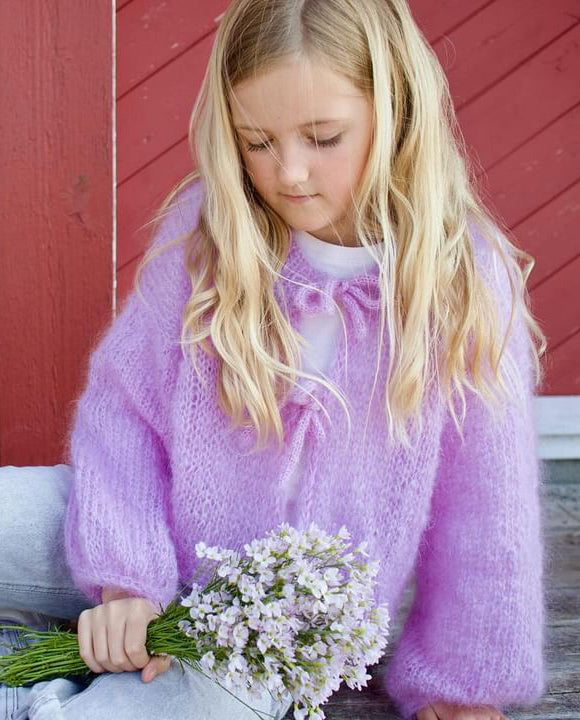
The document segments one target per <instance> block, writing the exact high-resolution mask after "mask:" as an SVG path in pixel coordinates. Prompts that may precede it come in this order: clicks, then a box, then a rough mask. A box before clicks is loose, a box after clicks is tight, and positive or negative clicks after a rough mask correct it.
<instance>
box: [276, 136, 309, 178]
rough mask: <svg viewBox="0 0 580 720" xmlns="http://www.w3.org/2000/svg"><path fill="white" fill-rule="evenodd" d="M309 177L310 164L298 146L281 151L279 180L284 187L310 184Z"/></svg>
mask: <svg viewBox="0 0 580 720" xmlns="http://www.w3.org/2000/svg"><path fill="white" fill-rule="evenodd" d="M308 176H309V169H308V163H307V160H306V157H305V155H304V153H302V152H301V149H300V148H299V147H298V146H296V145H292V146H288V147H287V148H286V149H284V150H281V151H280V153H279V158H278V180H279V183H280V185H281V186H282V187H300V183H306V182H308Z"/></svg>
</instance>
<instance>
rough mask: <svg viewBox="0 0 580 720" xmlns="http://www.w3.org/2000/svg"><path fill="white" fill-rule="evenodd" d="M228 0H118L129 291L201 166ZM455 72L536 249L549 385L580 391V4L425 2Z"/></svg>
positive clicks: (527, 241)
mask: <svg viewBox="0 0 580 720" xmlns="http://www.w3.org/2000/svg"><path fill="white" fill-rule="evenodd" d="M227 5H228V3H227V2H225V0H220V1H217V0H213V1H211V2H210V1H206V0H204V1H201V0H200V1H199V2H191V0H170V1H168V2H164V3H159V2H154V1H153V0H125V2H118V3H117V38H118V63H117V78H118V95H117V99H118V103H117V108H118V118H117V129H118V144H117V158H118V203H119V204H118V255H117V262H118V272H117V278H118V298H119V300H121V299H122V298H123V297H124V296H125V294H126V292H127V290H128V289H129V287H130V284H131V280H132V276H133V273H134V271H135V268H136V264H137V261H138V259H139V257H140V255H141V252H142V248H143V243H144V240H145V238H144V236H143V234H140V233H135V232H134V231H135V228H136V227H137V226H138V225H139V224H140V223H142V222H144V221H145V220H146V219H147V217H148V213H149V212H151V211H152V209H153V207H154V206H155V205H156V204H157V203H158V201H159V200H161V198H162V196H163V195H164V193H165V192H166V191H167V190H168V189H169V186H170V185H171V184H172V183H173V182H174V181H176V180H177V179H178V178H179V177H180V176H181V175H183V174H184V173H185V172H186V171H187V170H188V169H189V168H190V158H189V153H188V150H187V138H186V135H187V123H188V119H189V114H190V111H191V108H192V105H193V100H194V96H195V94H196V93H197V90H198V87H199V84H200V79H201V76H202V71H203V68H204V67H205V63H206V62H207V58H208V55H209V51H210V47H211V43H212V39H213V32H214V29H215V27H216V23H215V18H216V16H219V15H220V13H222V12H223V10H224V9H225V7H226V6H227ZM410 6H411V9H412V11H413V14H414V16H415V18H416V20H417V22H418V24H419V27H420V28H421V29H422V31H423V33H424V34H425V35H426V37H427V39H428V40H429V42H430V43H431V45H432V46H433V48H434V50H435V51H436V53H437V55H438V57H439V59H440V61H441V63H442V65H443V67H444V69H445V71H446V74H447V76H448V78H449V83H450V87H451V90H452V94H453V99H454V103H455V107H456V111H457V114H458V118H459V122H460V125H461V128H462V131H463V133H464V136H465V138H466V141H467V144H468V147H469V150H470V153H471V154H472V156H473V157H474V158H475V159H476V162H477V165H478V167H479V168H480V172H479V175H480V183H481V186H482V188H483V191H484V194H485V196H486V198H487V202H488V204H489V205H490V206H492V207H494V208H495V209H496V210H497V212H499V214H500V216H501V217H503V218H504V219H505V221H506V223H507V225H508V227H510V228H511V229H512V230H513V231H514V233H515V237H516V239H517V242H518V245H520V246H521V247H522V248H524V249H526V250H527V251H528V252H530V253H531V254H532V255H533V256H534V257H535V258H536V266H535V267H534V269H533V271H532V274H531V276H530V279H529V287H530V289H531V297H532V302H533V310H534V314H535V316H536V317H537V318H539V320H540V322H541V324H542V327H543V329H544V332H546V334H547V336H548V347H549V356H548V359H547V363H548V377H547V382H546V385H545V387H544V389H543V393H544V394H547V395H561V394H564V395H571V394H579V393H580V362H579V359H580V300H579V299H578V297H579V296H578V290H577V286H578V280H579V279H580V243H579V241H578V229H577V228H578V226H579V223H580V132H579V131H580V82H579V77H580V12H579V6H578V0H554V1H553V2H549V3H546V2H544V0H492V1H491V2H490V0H411V2H410Z"/></svg>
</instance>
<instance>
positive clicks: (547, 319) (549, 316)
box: [530, 255, 580, 349]
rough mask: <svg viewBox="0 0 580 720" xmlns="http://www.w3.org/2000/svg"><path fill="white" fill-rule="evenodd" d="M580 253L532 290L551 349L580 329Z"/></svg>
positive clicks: (537, 313) (535, 305) (535, 306)
mask: <svg viewBox="0 0 580 720" xmlns="http://www.w3.org/2000/svg"><path fill="white" fill-rule="evenodd" d="M578 278H580V255H579V256H577V257H576V258H575V259H574V260H572V261H571V262H569V263H568V264H567V265H565V266H564V267H563V268H562V269H561V270H559V271H558V272H556V273H555V274H554V275H552V276H551V277H550V278H549V279H548V280H546V281H545V282H543V283H542V284H541V285H540V286H539V287H536V288H535V289H534V290H532V292H531V294H530V295H531V301H532V308H533V312H534V316H535V317H537V318H539V319H540V322H541V324H542V329H543V330H544V332H545V333H546V336H547V339H548V349H551V348H553V347H555V346H556V345H558V344H559V343H561V342H562V341H563V340H565V339H566V338H567V337H569V336H571V335H573V334H574V333H575V332H577V331H578V330H580V295H579V294H578Z"/></svg>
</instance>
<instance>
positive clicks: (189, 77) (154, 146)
mask: <svg viewBox="0 0 580 720" xmlns="http://www.w3.org/2000/svg"><path fill="white" fill-rule="evenodd" d="M212 41H213V35H208V36H207V37H205V38H204V39H203V40H202V41H201V42H200V43H198V44H197V45H195V46H194V47H193V48H192V49H191V50H188V51H187V52H186V53H184V54H183V55H181V56H180V57H179V58H177V59H176V60H175V61H174V62H172V63H170V64H169V65H167V66H166V67H164V68H163V69H162V70H160V71H159V72H158V73H156V74H155V75H153V76H152V77H151V78H149V80H147V82H145V83H142V84H141V85H139V87H138V88H137V89H136V90H134V91H132V92H130V93H129V94H128V95H126V96H125V97H124V98H123V99H122V100H120V101H119V102H118V103H117V131H118V133H119V142H118V144H117V178H118V182H119V183H122V182H124V181H125V180H126V179H127V178H128V177H130V176H131V175H132V174H133V173H135V172H137V170H139V169H140V168H142V167H143V166H144V165H146V164H147V163H149V162H151V161H152V160H154V159H155V158H156V157H158V156H159V155H161V154H162V153H163V152H165V150H166V149H167V148H169V147H171V146H173V145H174V144H175V143H177V142H179V141H180V140H182V139H183V137H184V136H185V135H186V134H187V127H188V124H189V117H190V115H191V111H192V109H193V104H194V101H195V95H196V94H197V92H198V90H199V87H200V85H201V81H202V77H203V73H204V71H205V67H206V65H207V61H208V58H209V54H210V50H211V44H212Z"/></svg>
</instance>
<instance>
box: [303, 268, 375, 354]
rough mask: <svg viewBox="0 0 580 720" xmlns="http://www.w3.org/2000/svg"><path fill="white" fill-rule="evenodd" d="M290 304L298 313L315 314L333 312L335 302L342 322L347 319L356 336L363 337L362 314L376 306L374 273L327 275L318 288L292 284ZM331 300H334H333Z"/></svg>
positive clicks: (363, 318) (363, 322) (365, 323)
mask: <svg viewBox="0 0 580 720" xmlns="http://www.w3.org/2000/svg"><path fill="white" fill-rule="evenodd" d="M293 298H294V307H295V308H296V309H297V310H299V311H300V312H302V313H305V314H308V315H316V314H318V313H327V314H330V313H333V312H335V311H336V306H335V302H337V303H338V305H339V307H340V308H341V309H342V310H344V313H345V316H346V322H347V323H350V326H351V328H352V330H353V331H354V333H355V336H356V338H357V339H359V340H360V339H361V338H363V337H364V336H365V335H366V333H367V330H368V322H367V320H366V315H367V314H368V312H369V311H370V312H373V311H376V310H378V309H379V308H380V301H381V293H380V286H379V278H378V275H376V274H375V275H358V276H357V277H346V278H335V277H331V278H329V279H328V280H327V281H326V282H325V283H324V286H323V287H322V288H317V287H304V286H300V287H298V288H296V290H295V292H294V296H293ZM333 301H334V302H333Z"/></svg>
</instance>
